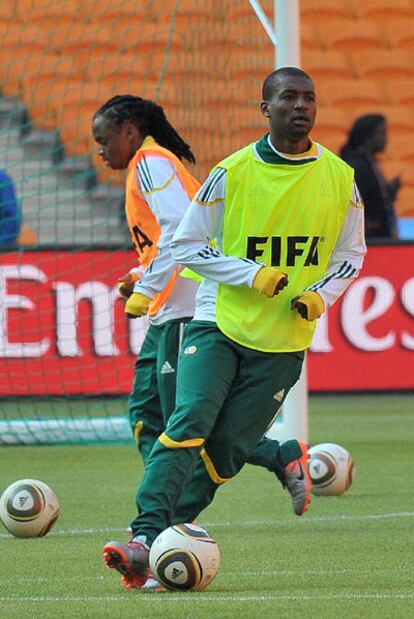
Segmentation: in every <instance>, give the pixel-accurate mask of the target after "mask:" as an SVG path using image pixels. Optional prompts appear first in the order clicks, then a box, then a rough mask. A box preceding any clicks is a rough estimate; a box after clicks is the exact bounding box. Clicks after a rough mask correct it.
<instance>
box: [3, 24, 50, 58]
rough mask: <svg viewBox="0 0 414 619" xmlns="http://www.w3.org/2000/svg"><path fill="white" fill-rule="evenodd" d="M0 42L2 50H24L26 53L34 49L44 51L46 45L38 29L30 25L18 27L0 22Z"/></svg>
mask: <svg viewBox="0 0 414 619" xmlns="http://www.w3.org/2000/svg"><path fill="white" fill-rule="evenodd" d="M0 41H1V47H2V48H3V49H4V48H6V47H8V48H11V49H14V50H17V49H25V50H26V51H27V53H30V52H31V51H34V50H36V49H38V50H45V49H46V45H47V41H46V40H45V37H44V36H43V35H42V31H41V29H40V28H38V27H37V26H32V25H27V26H26V25H24V26H19V25H18V24H17V23H12V24H11V25H10V24H7V23H2V22H0Z"/></svg>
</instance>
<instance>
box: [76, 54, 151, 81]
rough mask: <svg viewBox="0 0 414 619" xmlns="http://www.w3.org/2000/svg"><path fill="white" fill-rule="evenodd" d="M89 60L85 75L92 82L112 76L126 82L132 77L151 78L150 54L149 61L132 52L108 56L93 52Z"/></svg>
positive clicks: (141, 55) (142, 55)
mask: <svg viewBox="0 0 414 619" xmlns="http://www.w3.org/2000/svg"><path fill="white" fill-rule="evenodd" d="M144 56H145V58H144ZM88 58H89V59H88V62H87V64H86V66H85V74H86V77H87V78H88V79H91V80H99V79H100V78H105V77H110V76H117V77H119V78H120V79H125V80H127V79H128V78H130V77H132V76H142V77H148V78H149V77H150V75H149V72H148V67H147V62H148V61H149V59H150V55H149V54H148V59H147V55H144V54H139V55H137V54H135V53H131V52H128V53H125V54H120V53H118V52H114V53H111V54H107V53H105V52H102V51H92V52H91V53H90V54H89V57H88Z"/></svg>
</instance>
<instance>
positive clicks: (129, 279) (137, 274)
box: [118, 267, 144, 299]
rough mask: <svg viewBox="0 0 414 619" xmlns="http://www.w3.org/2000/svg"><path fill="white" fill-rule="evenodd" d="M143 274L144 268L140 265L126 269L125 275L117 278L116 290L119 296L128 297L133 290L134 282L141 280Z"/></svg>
mask: <svg viewBox="0 0 414 619" xmlns="http://www.w3.org/2000/svg"><path fill="white" fill-rule="evenodd" d="M143 276H144V269H143V268H142V267H135V268H133V269H131V270H130V271H128V273H126V274H125V275H123V276H122V277H120V278H119V279H118V290H119V294H120V295H121V297H124V299H129V297H130V296H131V294H132V293H133V292H134V286H135V282H138V281H139V280H141V279H142V278H143Z"/></svg>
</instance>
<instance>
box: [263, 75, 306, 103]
mask: <svg viewBox="0 0 414 619" xmlns="http://www.w3.org/2000/svg"><path fill="white" fill-rule="evenodd" d="M282 77H304V78H306V79H307V80H309V81H310V82H311V83H312V84H313V81H312V78H311V77H310V76H309V75H308V74H307V73H305V71H302V69H299V68H298V67H280V69H276V71H272V73H270V74H269V75H268V76H267V77H266V79H265V81H264V82H263V87H262V98H263V100H264V101H268V100H269V99H271V98H272V96H273V93H274V91H275V89H276V87H277V86H278V84H279V82H280V81H281V78H282Z"/></svg>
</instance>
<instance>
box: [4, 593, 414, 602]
mask: <svg viewBox="0 0 414 619" xmlns="http://www.w3.org/2000/svg"><path fill="white" fill-rule="evenodd" d="M137 595H138V596H139V601H140V604H144V603H145V602H155V603H157V604H159V603H160V602H165V603H171V602H178V603H180V604H181V602H191V603H192V604H195V603H197V602H202V603H209V604H211V603H212V602H214V603H216V602H222V603H228V602H271V601H272V602H273V601H275V602H312V601H314V602H329V601H333V600H335V601H358V600H361V601H363V600H414V593H395V594H394V593H357V594H355V593H349V594H348V593H344V594H335V595H316V594H315V595H272V594H262V595H250V594H248V595H220V593H217V594H216V595H214V594H211V593H210V594H209V593H191V594H187V593H179V592H172V591H171V592H163V593H159V592H158V593H154V592H151V593H138V594H137ZM133 599H137V598H133V597H132V596H125V595H123V596H120V595H118V596H115V595H111V596H97V595H93V596H92V595H91V596H87V595H85V596H70V595H62V596H61V597H58V596H53V597H52V596H20V595H19V596H17V595H16V596H1V597H0V602H60V603H61V602H105V603H106V602H122V601H129V600H133Z"/></svg>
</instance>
